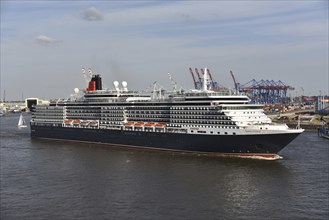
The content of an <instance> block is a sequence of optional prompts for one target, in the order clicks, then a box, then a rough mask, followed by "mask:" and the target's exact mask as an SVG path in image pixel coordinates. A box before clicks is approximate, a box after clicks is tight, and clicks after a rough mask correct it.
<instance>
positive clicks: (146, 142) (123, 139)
mask: <svg viewBox="0 0 329 220" xmlns="http://www.w3.org/2000/svg"><path fill="white" fill-rule="evenodd" d="M89 73H90V74H88V77H87V74H86V71H85V69H83V74H84V76H86V79H87V81H88V85H87V88H86V89H84V90H83V91H80V90H79V89H75V94H74V95H72V96H71V97H70V98H68V99H56V100H51V101H50V103H49V104H48V105H37V106H36V108H35V112H33V115H32V118H31V121H30V127H31V136H32V138H45V139H54V140H66V141H77V142H87V143H97V144H106V145H108V146H116V147H122V148H135V149H144V150H161V151H170V152H184V153H194V154H197V155H210V156H228V157H245V158H260V159H268V160H275V159H279V158H281V157H280V156H279V155H278V152H279V151H280V150H282V149H283V148H284V147H285V146H287V145H288V144H289V143H290V142H291V141H293V140H294V139H295V138H296V137H297V136H298V135H299V134H301V133H302V132H303V129H301V128H296V129H291V128H288V126H287V125H286V124H276V123H273V122H272V121H271V119H270V118H269V117H267V116H266V115H265V114H264V112H263V105H258V104H250V103H249V101H250V99H249V98H248V96H246V95H243V94H238V93H237V92H236V91H232V90H230V89H220V90H214V89H212V88H211V85H210V83H209V76H208V74H207V73H208V72H207V70H205V72H204V74H203V76H202V81H201V82H202V84H201V86H200V88H199V89H192V90H189V91H184V90H181V89H180V90H177V89H176V88H175V87H174V89H173V91H170V92H166V91H164V90H163V89H156V87H155V88H154V90H153V91H152V92H150V93H145V92H138V91H130V90H128V87H127V82H125V81H123V82H122V83H121V85H120V84H119V82H118V81H115V82H114V83H113V84H114V87H113V89H104V88H103V87H102V78H101V76H100V75H99V74H92V72H91V70H89Z"/></svg>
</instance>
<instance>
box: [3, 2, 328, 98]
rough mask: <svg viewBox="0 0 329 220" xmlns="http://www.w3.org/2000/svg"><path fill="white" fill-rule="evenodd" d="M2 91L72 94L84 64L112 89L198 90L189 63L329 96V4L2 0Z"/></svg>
mask: <svg viewBox="0 0 329 220" xmlns="http://www.w3.org/2000/svg"><path fill="white" fill-rule="evenodd" d="M0 46H1V93H2V97H1V98H3V91H4V90H6V100H20V99H21V97H22V94H23V95H24V97H25V98H26V97H39V98H44V99H49V98H58V97H60V98H65V97H68V96H69V95H70V94H71V93H72V92H73V88H75V87H78V88H84V87H85V81H84V79H83V77H82V74H81V67H86V68H89V67H91V68H92V69H93V70H94V72H96V73H100V74H101V75H102V76H103V82H104V83H105V86H106V87H109V88H111V87H112V82H113V81H115V80H117V81H123V80H126V81H128V87H129V88H130V89H138V90H143V89H145V88H147V87H149V86H150V85H151V84H152V83H153V82H154V81H157V82H159V83H160V84H161V85H163V86H164V87H166V88H167V89H170V82H169V79H168V75H167V73H168V72H170V73H171V74H172V76H173V78H174V79H175V81H177V82H178V84H180V85H181V86H182V87H184V88H185V89H189V88H192V86H193V83H192V78H191V77H190V75H189V71H188V68H189V67H192V68H196V67H197V68H204V67H208V68H210V70H211V71H212V73H213V75H214V78H215V80H216V81H218V82H219V83H220V84H222V85H225V86H227V87H233V82H232V80H231V78H230V74H229V71H230V70H233V72H234V73H235V77H236V78H237V81H238V82H240V83H241V84H244V83H247V82H248V81H250V80H252V79H256V80H261V79H265V80H267V79H268V80H275V81H278V80H281V81H283V82H285V83H287V84H289V85H291V86H293V87H295V90H294V91H292V92H291V94H292V95H293V96H295V95H301V94H304V95H318V94H319V93H320V91H321V93H322V94H323V93H326V94H328V87H329V86H328V84H329V79H328V75H329V73H328V1H136V0H134V1H26V0H25V1H6V0H5V1H1V45H0Z"/></svg>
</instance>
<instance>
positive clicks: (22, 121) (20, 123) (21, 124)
mask: <svg viewBox="0 0 329 220" xmlns="http://www.w3.org/2000/svg"><path fill="white" fill-rule="evenodd" d="M18 127H19V128H26V127H27V125H26V122H25V119H24V117H23V115H22V114H21V116H19V120H18Z"/></svg>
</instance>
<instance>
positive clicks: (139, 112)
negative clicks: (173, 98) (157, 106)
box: [127, 110, 170, 114]
mask: <svg viewBox="0 0 329 220" xmlns="http://www.w3.org/2000/svg"><path fill="white" fill-rule="evenodd" d="M127 113H128V114H170V111H167V110H163V111H161V110H160V111H128V112H127Z"/></svg>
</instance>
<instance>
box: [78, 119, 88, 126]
mask: <svg viewBox="0 0 329 220" xmlns="http://www.w3.org/2000/svg"><path fill="white" fill-rule="evenodd" d="M80 124H81V125H82V126H87V125H88V124H89V121H86V120H85V121H81V122H80Z"/></svg>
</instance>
